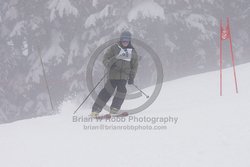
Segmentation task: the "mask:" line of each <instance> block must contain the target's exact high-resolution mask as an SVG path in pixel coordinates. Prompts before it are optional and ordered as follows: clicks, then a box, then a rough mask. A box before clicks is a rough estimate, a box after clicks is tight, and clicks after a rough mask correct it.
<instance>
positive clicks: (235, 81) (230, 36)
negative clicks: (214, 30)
mask: <svg viewBox="0 0 250 167" xmlns="http://www.w3.org/2000/svg"><path fill="white" fill-rule="evenodd" d="M227 25H228V30H229V41H230V51H231V57H232V65H233V72H234V83H235V90H236V93H238V83H237V77H236V70H235V61H234V54H233V44H232V34H231V30H230V26H229V18H227Z"/></svg>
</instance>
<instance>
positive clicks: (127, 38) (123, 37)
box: [120, 31, 132, 42]
mask: <svg viewBox="0 0 250 167" xmlns="http://www.w3.org/2000/svg"><path fill="white" fill-rule="evenodd" d="M131 36H132V35H131V33H130V32H129V31H124V32H122V34H121V36H120V41H128V42H130V41H131Z"/></svg>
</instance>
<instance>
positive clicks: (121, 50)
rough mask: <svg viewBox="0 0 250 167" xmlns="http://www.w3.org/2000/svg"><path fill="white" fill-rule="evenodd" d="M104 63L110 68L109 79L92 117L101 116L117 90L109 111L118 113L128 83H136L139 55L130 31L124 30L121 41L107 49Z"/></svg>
mask: <svg viewBox="0 0 250 167" xmlns="http://www.w3.org/2000/svg"><path fill="white" fill-rule="evenodd" d="M103 64H104V66H105V67H106V68H107V69H108V70H109V71H108V79H107V82H106V83H105V86H104V88H103V89H102V90H101V91H100V93H99V94H98V96H97V98H96V101H95V103H94V104H93V106H92V112H91V116H92V117H98V116H99V113H100V112H101V111H102V109H103V107H104V106H105V105H106V103H107V102H108V100H109V99H110V97H111V96H112V94H113V93H114V92H115V90H116V93H115V95H114V98H113V101H112V104H111V106H110V111H109V112H110V114H118V111H119V110H120V108H121V106H122V103H123V102H124V99H125V96H126V93H127V89H126V84H127V83H128V84H129V85H131V84H133V83H134V78H135V75H136V71H137V67H138V56H137V53H136V50H135V49H134V47H133V46H132V44H131V33H130V32H129V31H124V32H122V33H121V36H120V40H119V42H117V43H116V44H114V45H112V46H111V47H110V48H109V49H108V50H107V52H106V53H105V54H104V59H103Z"/></svg>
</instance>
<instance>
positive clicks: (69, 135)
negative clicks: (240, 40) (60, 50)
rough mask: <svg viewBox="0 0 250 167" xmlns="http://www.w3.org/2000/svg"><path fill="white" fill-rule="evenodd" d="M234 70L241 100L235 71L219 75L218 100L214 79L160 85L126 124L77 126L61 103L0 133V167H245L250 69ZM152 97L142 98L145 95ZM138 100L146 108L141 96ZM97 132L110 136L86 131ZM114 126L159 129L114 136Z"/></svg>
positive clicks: (71, 106)
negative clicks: (58, 107)
mask: <svg viewBox="0 0 250 167" xmlns="http://www.w3.org/2000/svg"><path fill="white" fill-rule="evenodd" d="M236 69H237V74H238V75H237V76H238V83H239V94H236V93H235V90H234V80H233V73H232V68H228V69H225V70H223V86H224V87H223V96H222V97H221V96H219V71H215V72H209V73H204V74H199V75H193V76H190V77H185V78H182V79H178V80H173V81H169V82H165V83H164V85H163V88H162V90H161V93H160V94H159V96H158V98H157V99H156V101H155V102H154V103H153V104H152V105H151V106H150V107H149V108H147V109H146V110H145V111H143V112H141V113H138V114H136V115H131V116H130V117H127V118H124V119H125V122H121V121H118V120H113V121H110V122H109V121H104V120H102V121H101V122H96V121H92V122H91V121H90V122H88V121H86V122H81V121H79V122H76V121H74V119H73V118H74V116H75V115H73V114H72V113H73V111H74V110H75V109H76V107H77V106H78V105H79V104H75V103H74V102H72V101H66V102H64V103H63V105H62V106H61V111H60V114H58V115H55V116H45V117H41V118H34V119H30V120H22V121H17V122H14V123H10V124H3V125H0V147H1V150H0V157H1V163H0V164H1V165H2V166H4V167H27V166H28V167H55V166H58V167H68V166H72V167H82V166H87V167H90V166H93V167H96V166H103V167H117V166H119V167H128V166H130V167H133V166H134V167H140V166H143V167H149V166H150V167H152V166H171V167H201V166H202V167H235V166H239V167H249V166H250V160H249V154H250V145H249V141H250V126H249V124H250V112H249V108H250V103H249V97H250V89H249V85H250V78H249V72H250V64H249V63H248V64H244V65H240V66H237V68H236ZM152 89H153V87H150V88H147V89H144V91H145V92H146V93H148V94H150V92H152ZM140 98H141V101H143V100H145V98H144V97H143V96H142V97H140ZM126 103H127V101H126V102H125V103H124V104H126ZM133 105H136V104H133ZM89 112H90V108H89V107H86V106H83V107H82V108H81V110H80V111H79V112H78V113H77V114H76V116H77V117H78V120H81V119H82V118H88V117H87V116H88V114H89ZM153 118H158V122H155V123H154V124H153V122H152V119H153ZM160 118H162V119H163V118H164V119H165V121H166V122H165V123H164V122H161V121H160ZM129 119H134V120H132V121H131V120H129ZM135 119H145V120H144V121H143V122H140V121H135ZM150 119H151V120H150ZM150 121H151V122H150ZM156 121H157V120H156ZM162 121H163V120H162ZM100 125H103V126H108V127H109V129H106V130H105V129H102V130H100V129H99V130H98V129H95V130H94V129H92V130H91V129H88V128H86V127H87V126H89V127H91V126H92V127H93V128H94V127H98V126H99V127H100ZM163 125H164V126H166V127H167V128H164V126H163ZM118 126H124V127H126V126H134V127H135V126H137V127H139V126H153V127H155V126H157V127H158V129H151V130H148V129H144V130H143V129H137V130H135V129H130V130H129V129H122V130H115V127H118ZM159 127H160V128H159Z"/></svg>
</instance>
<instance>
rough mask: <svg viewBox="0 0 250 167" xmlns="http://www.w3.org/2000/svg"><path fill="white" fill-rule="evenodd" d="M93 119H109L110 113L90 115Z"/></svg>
mask: <svg viewBox="0 0 250 167" xmlns="http://www.w3.org/2000/svg"><path fill="white" fill-rule="evenodd" d="M92 118H94V119H100V120H101V119H110V118H111V115H110V114H104V115H99V116H97V117H92Z"/></svg>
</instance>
